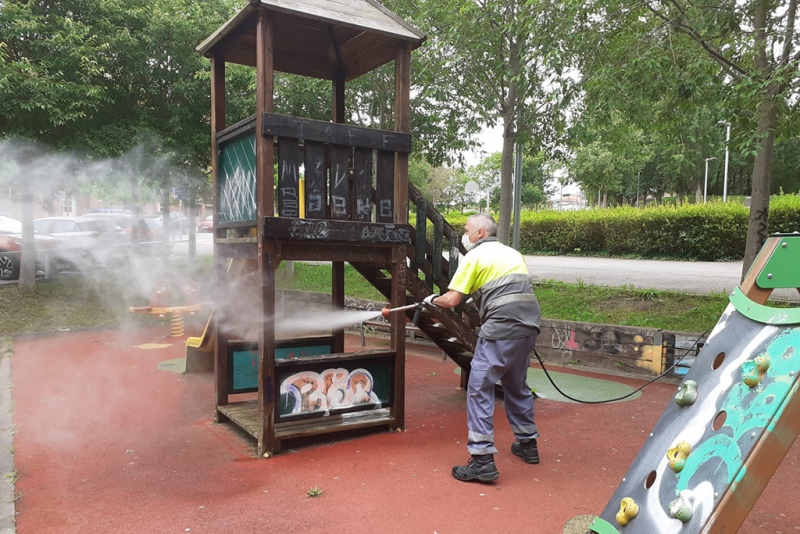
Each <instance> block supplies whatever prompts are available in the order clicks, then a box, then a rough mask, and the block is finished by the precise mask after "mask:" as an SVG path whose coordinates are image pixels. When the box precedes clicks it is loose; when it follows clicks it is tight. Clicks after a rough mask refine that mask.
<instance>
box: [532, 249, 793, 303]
mask: <svg viewBox="0 0 800 534" xmlns="http://www.w3.org/2000/svg"><path fill="white" fill-rule="evenodd" d="M525 262H526V263H527V264H528V271H529V272H530V273H531V275H532V276H533V278H534V280H558V281H560V282H570V283H576V282H578V281H583V282H584V283H586V284H589V285H599V286H613V287H618V286H632V287H634V288H636V289H662V290H675V291H685V292H687V293H696V294H709V293H720V292H724V293H730V292H731V291H732V290H733V288H734V287H736V286H737V285H739V282H740V278H741V275H742V262H740V261H732V262H700V261H698V262H693V261H657V260H627V259H617V258H580V257H572V256H525ZM773 298H778V299H783V300H792V301H800V293H798V292H797V291H796V290H794V289H778V290H776V291H774V292H773Z"/></svg>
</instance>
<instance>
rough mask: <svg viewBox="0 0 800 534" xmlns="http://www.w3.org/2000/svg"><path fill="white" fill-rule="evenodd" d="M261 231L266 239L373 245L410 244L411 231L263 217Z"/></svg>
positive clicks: (403, 226)
mask: <svg viewBox="0 0 800 534" xmlns="http://www.w3.org/2000/svg"><path fill="white" fill-rule="evenodd" d="M262 228H263V229H264V232H265V235H266V236H267V237H268V238H269V239H290V240H294V239H297V240H310V241H346V242H350V243H364V244H367V243H369V244H375V245H378V244H385V245H393V244H406V243H411V227H410V226H409V225H407V224H391V223H368V222H355V221H335V220H327V219H326V220H315V221H309V220H308V219H289V218H284V217H266V218H265V219H264V226H262Z"/></svg>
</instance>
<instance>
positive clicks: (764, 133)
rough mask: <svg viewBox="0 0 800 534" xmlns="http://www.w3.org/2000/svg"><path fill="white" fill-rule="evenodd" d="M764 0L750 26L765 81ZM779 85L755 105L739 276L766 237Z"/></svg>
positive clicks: (769, 88)
mask: <svg viewBox="0 0 800 534" xmlns="http://www.w3.org/2000/svg"><path fill="white" fill-rule="evenodd" d="M768 4H769V3H768V2H767V0H760V1H759V2H757V3H756V6H755V11H754V16H753V29H754V30H755V52H756V54H755V61H754V66H755V68H756V70H757V71H759V72H760V73H761V79H762V81H763V82H764V83H765V84H766V82H767V80H768V79H769V77H770V75H771V74H772V72H771V69H770V64H769V59H768V57H769V55H768V53H767V38H766V36H767V29H768V19H769V16H768V13H769V6H768ZM778 92H779V91H778V87H777V86H776V85H775V81H772V83H770V84H769V85H766V86H765V88H764V92H763V93H762V94H761V101H760V102H759V106H758V134H757V135H758V137H757V138H758V139H761V143H760V144H761V146H760V148H759V150H758V152H757V153H756V157H755V161H753V187H752V192H751V194H750V196H751V198H750V217H749V218H748V220H747V240H746V241H745V245H744V260H743V262H742V279H743V280H744V277H745V275H746V274H747V271H749V270H750V266H751V265H752V264H753V261H754V260H755V259H756V256H757V255H758V252H759V251H760V250H761V247H762V246H763V245H764V241H765V240H766V239H767V225H768V221H769V188H770V179H771V178H772V147H773V145H774V144H775V119H776V117H777V115H778V108H777V105H776V99H775V96H774V95H775V94H777V93H778Z"/></svg>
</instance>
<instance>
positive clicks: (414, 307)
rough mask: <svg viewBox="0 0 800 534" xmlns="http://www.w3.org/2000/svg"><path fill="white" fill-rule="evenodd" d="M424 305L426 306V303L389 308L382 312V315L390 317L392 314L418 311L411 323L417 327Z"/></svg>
mask: <svg viewBox="0 0 800 534" xmlns="http://www.w3.org/2000/svg"><path fill="white" fill-rule="evenodd" d="M424 305H425V303H424V302H415V303H414V304H409V305H408V306H400V307H397V308H389V307H388V306H387V307H385V308H383V309H382V310H381V315H383V316H384V317H389V314H390V313H394V312H399V311H406V310H413V309H416V310H417V312H416V313H415V314H414V319H413V320H412V321H411V324H413V325H415V326H416V324H417V319H419V313H420V312H421V311H422V308H423V306H424Z"/></svg>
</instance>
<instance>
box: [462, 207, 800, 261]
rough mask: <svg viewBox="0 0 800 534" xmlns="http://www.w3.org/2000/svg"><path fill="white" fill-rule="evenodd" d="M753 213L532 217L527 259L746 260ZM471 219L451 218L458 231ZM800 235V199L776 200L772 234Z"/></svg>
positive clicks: (624, 211)
mask: <svg viewBox="0 0 800 534" xmlns="http://www.w3.org/2000/svg"><path fill="white" fill-rule="evenodd" d="M748 215H749V208H746V207H744V206H743V205H741V204H738V203H731V202H728V203H722V202H712V203H709V204H705V205H703V204H684V205H682V206H659V207H648V208H644V209H636V208H633V207H619V208H610V209H601V210H597V209H594V210H584V211H569V212H558V211H540V212H526V213H524V214H523V216H522V218H521V223H520V250H521V252H522V253H523V254H573V255H587V256H588V255H591V256H595V255H598V256H635V257H640V258H656V259H676V260H697V261H719V260H733V259H741V258H742V257H743V255H744V244H745V236H746V234H747V218H748ZM466 219H467V216H466V215H455V216H448V217H447V220H448V222H450V224H452V225H453V226H454V227H455V228H456V229H461V228H463V226H464V223H465V222H466ZM795 231H800V196H796V195H781V196H774V197H773V198H772V200H771V202H770V214H769V232H770V233H775V232H782V233H784V232H785V233H791V232H795Z"/></svg>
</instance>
